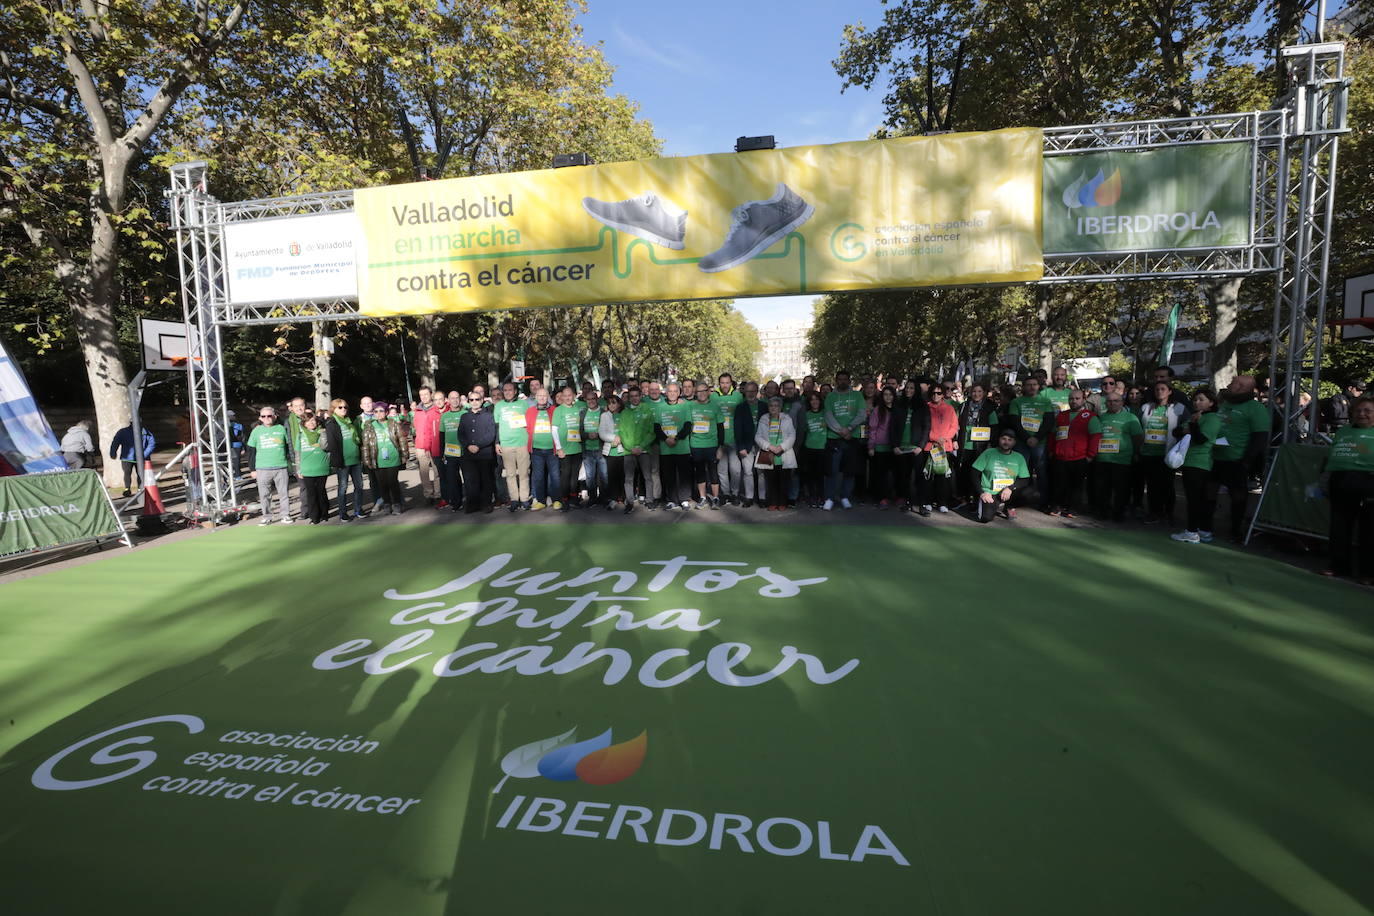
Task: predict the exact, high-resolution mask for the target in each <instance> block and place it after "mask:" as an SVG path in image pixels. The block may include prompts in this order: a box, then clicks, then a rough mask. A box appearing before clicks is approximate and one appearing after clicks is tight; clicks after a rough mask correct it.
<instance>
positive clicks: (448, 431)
mask: <svg viewBox="0 0 1374 916" xmlns="http://www.w3.org/2000/svg"><path fill="white" fill-rule="evenodd" d="M465 413H467V411H466V410H446V411H444V412H443V413H441V414H439V435H440V436H442V437H443V445H444V450H443V456H444V457H445V458H461V457H463V446H462V444H461V443H460V442H459V441H458V424H459V423H460V422H461V421H462V419H463V414H465Z"/></svg>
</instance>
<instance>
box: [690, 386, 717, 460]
mask: <svg viewBox="0 0 1374 916" xmlns="http://www.w3.org/2000/svg"><path fill="white" fill-rule="evenodd" d="M720 411H721V405H720V402H719V401H717V400H715V398H714V397H712V399H711V400H709V401H707V402H706V403H705V404H703V403H701V402H700V401H693V402H692V434H691V436H689V437H688V444H689V445H690V446H691V447H692V448H716V447H717V446H719V445H720V436H719V435H718V433H717V428H718V425H719V424H720V422H721V416H720Z"/></svg>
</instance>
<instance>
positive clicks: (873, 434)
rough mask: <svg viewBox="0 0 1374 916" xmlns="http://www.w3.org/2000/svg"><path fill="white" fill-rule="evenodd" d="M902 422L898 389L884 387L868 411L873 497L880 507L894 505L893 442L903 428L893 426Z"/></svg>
mask: <svg viewBox="0 0 1374 916" xmlns="http://www.w3.org/2000/svg"><path fill="white" fill-rule="evenodd" d="M900 422H901V419H900V415H899V413H898V411H897V389H896V388H890V387H887V388H883V390H882V391H880V392H878V397H877V398H876V399H875V400H874V402H873V406H872V407H871V408H869V411H868V481H869V498H870V499H874V500H876V501H877V503H878V508H879V509H886V508H887V507H888V506H890V505H892V500H893V494H892V464H893V461H894V457H893V454H892V446H893V445H894V444H896V443H895V441H894V440H895V439H896V438H897V437H898V436H900V435H901V432H902V431H901V430H900V429H894V428H893V427H895V426H896V425H897V424H898V423H900Z"/></svg>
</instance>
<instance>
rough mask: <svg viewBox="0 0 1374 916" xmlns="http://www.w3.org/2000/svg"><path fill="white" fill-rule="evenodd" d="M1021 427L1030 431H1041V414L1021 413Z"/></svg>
mask: <svg viewBox="0 0 1374 916" xmlns="http://www.w3.org/2000/svg"><path fill="white" fill-rule="evenodd" d="M1021 428H1022V429H1024V430H1025V431H1026V432H1028V433H1038V432H1040V415H1039V414H1038V413H1023V414H1021Z"/></svg>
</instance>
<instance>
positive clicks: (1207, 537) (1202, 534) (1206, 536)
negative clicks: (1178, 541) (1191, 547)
mask: <svg viewBox="0 0 1374 916" xmlns="http://www.w3.org/2000/svg"><path fill="white" fill-rule="evenodd" d="M1197 539H1198V540H1199V541H1201V542H1202V543H1204V544H1210V543H1212V532H1210V531H1199V532H1198V533H1197Z"/></svg>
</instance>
